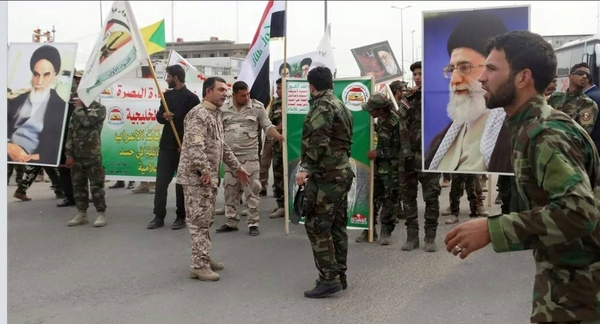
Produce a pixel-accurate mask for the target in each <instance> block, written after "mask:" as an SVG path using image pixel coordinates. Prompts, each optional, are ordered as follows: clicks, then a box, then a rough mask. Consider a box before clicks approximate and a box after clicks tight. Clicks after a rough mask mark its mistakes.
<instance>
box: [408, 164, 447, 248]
mask: <svg viewBox="0 0 600 324" xmlns="http://www.w3.org/2000/svg"><path fill="white" fill-rule="evenodd" d="M419 182H420V183H421V187H422V190H423V201H425V235H426V236H429V237H435V234H436V231H437V226H438V218H439V217H440V200H439V197H440V192H441V187H440V174H439V173H427V172H417V171H415V172H400V192H401V195H402V202H403V204H404V214H405V215H406V222H405V224H406V231H407V234H408V235H416V234H418V233H419V221H418V209H417V190H418V188H419Z"/></svg>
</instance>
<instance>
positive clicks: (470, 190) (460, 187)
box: [442, 173, 490, 224]
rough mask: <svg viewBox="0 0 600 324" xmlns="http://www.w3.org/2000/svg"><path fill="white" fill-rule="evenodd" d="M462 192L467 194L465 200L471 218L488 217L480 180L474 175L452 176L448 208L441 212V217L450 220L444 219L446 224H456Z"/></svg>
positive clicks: (455, 174)
mask: <svg viewBox="0 0 600 324" xmlns="http://www.w3.org/2000/svg"><path fill="white" fill-rule="evenodd" d="M463 191H466V192H467V199H468V200H469V209H470V211H471V214H470V215H469V216H470V217H471V218H477V217H479V216H486V217H487V216H489V215H490V213H488V212H487V211H486V210H485V207H483V190H482V186H481V179H480V177H479V176H478V175H476V174H459V173H454V174H452V183H451V186H450V207H448V209H446V210H445V211H443V212H442V215H444V216H448V215H451V216H450V218H448V219H446V224H456V223H458V215H460V199H461V198H462V195H463Z"/></svg>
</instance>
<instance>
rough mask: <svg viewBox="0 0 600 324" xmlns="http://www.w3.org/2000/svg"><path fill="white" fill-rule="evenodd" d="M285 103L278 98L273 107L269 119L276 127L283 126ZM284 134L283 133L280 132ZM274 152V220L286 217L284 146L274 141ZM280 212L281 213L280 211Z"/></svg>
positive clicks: (272, 215)
mask: <svg viewBox="0 0 600 324" xmlns="http://www.w3.org/2000/svg"><path fill="white" fill-rule="evenodd" d="M282 108H283V102H282V101H281V99H279V98H277V99H275V100H274V101H273V104H272V105H271V111H269V119H270V120H271V123H272V124H273V125H275V126H277V125H283V110H282ZM280 133H282V131H280ZM271 148H272V150H273V193H274V196H275V199H276V200H277V210H276V211H275V212H274V213H273V214H271V217H272V218H275V217H283V216H284V210H283V208H284V195H285V192H284V190H283V144H282V143H280V142H278V141H275V140H273V144H272V145H271ZM279 210H280V211H279Z"/></svg>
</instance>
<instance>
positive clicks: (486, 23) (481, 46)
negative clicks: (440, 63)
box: [447, 11, 508, 56]
mask: <svg viewBox="0 0 600 324" xmlns="http://www.w3.org/2000/svg"><path fill="white" fill-rule="evenodd" d="M507 32H508V29H506V26H504V23H503V22H502V21H501V20H500V19H499V18H498V17H496V16H494V15H492V14H490V13H487V12H482V11H473V12H468V13H466V14H465V17H464V18H463V19H462V20H461V21H460V22H459V23H458V25H456V27H454V30H453V31H452V34H451V35H450V37H449V38H448V45H447V47H448V56H452V51H453V50H455V49H457V48H460V47H467V48H470V49H472V50H474V51H476V52H478V53H481V55H483V56H486V54H485V42H486V41H487V40H488V39H490V38H492V37H494V36H497V35H500V34H504V33H507Z"/></svg>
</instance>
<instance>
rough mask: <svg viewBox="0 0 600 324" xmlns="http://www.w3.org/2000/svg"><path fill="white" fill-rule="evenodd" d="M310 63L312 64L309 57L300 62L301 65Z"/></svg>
mask: <svg viewBox="0 0 600 324" xmlns="http://www.w3.org/2000/svg"><path fill="white" fill-rule="evenodd" d="M311 64H312V59H311V58H310V57H307V58H305V59H303V60H302V61H301V62H300V66H301V67H302V66H305V65H308V66H310V65H311Z"/></svg>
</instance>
